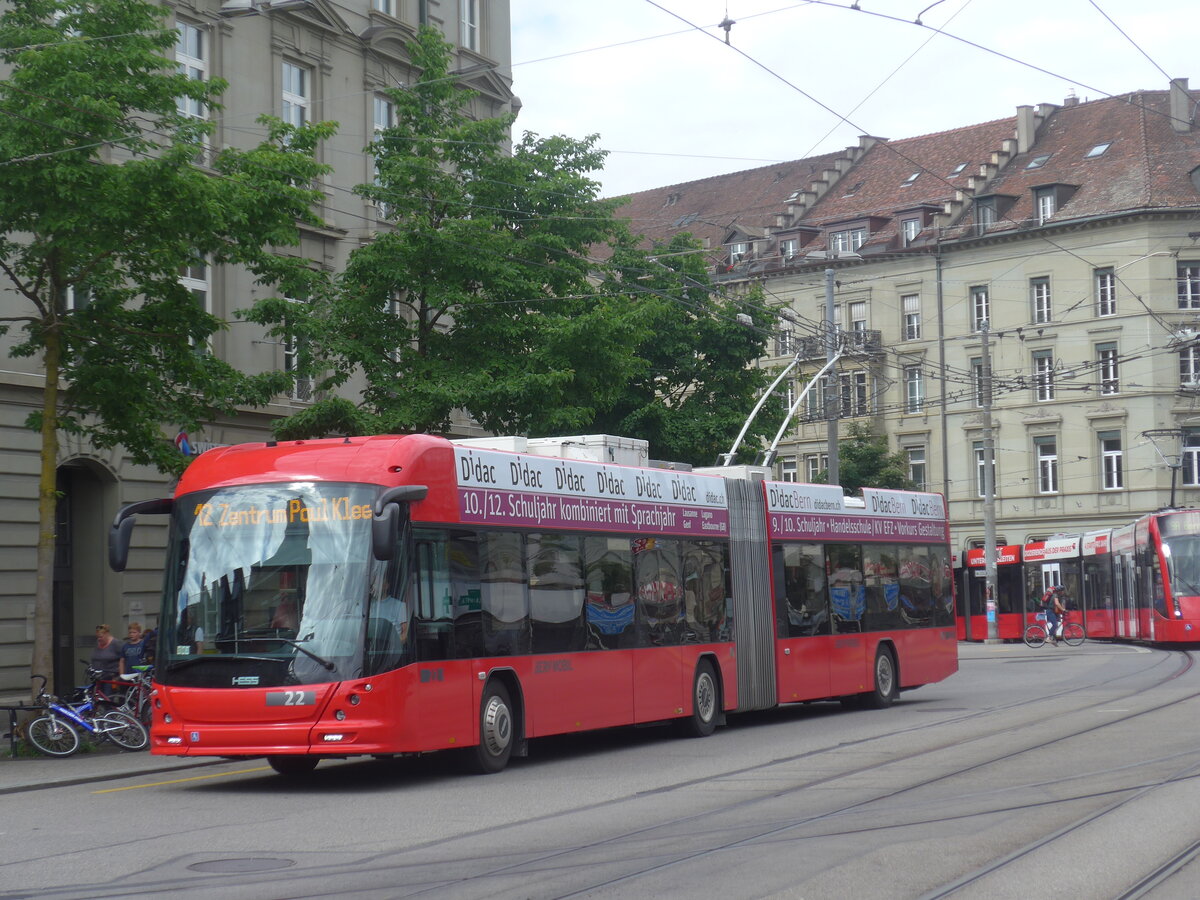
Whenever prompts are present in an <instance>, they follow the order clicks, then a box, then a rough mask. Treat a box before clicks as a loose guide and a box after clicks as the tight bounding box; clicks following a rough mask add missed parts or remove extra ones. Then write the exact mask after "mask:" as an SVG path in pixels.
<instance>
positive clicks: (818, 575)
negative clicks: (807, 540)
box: [774, 544, 829, 637]
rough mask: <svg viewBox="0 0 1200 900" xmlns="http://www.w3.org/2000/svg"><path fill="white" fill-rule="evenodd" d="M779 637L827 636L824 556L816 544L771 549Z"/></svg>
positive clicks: (783, 545) (827, 611)
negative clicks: (773, 560) (773, 564)
mask: <svg viewBox="0 0 1200 900" xmlns="http://www.w3.org/2000/svg"><path fill="white" fill-rule="evenodd" d="M774 554H775V566H774V569H775V604H776V609H778V610H779V636H780V637H808V636H809V635H813V634H829V605H828V590H827V587H828V585H827V583H826V580H825V553H824V550H823V548H822V547H821V545H820V544H776V545H775V550H774Z"/></svg>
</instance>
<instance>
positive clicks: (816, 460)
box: [804, 453, 829, 483]
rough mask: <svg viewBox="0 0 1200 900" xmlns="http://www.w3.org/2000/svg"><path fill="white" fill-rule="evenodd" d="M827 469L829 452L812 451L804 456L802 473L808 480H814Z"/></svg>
mask: <svg viewBox="0 0 1200 900" xmlns="http://www.w3.org/2000/svg"><path fill="white" fill-rule="evenodd" d="M828 471H829V454H828V453H813V454H811V455H809V456H806V457H804V474H805V477H806V478H807V479H808V481H809V482H810V483H811V482H814V481H816V480H817V479H818V478H820V477H821V473H822V472H828Z"/></svg>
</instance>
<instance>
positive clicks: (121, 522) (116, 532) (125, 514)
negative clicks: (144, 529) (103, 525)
mask: <svg viewBox="0 0 1200 900" xmlns="http://www.w3.org/2000/svg"><path fill="white" fill-rule="evenodd" d="M174 508H175V501H174V500H172V499H171V498H170V497H163V498H160V499H157V500H141V501H139V502H138V503H130V504H129V505H128V506H126V507H124V508H122V510H121V511H120V512H119V513H117V515H116V518H114V519H113V523H112V527H111V528H110V529H109V531H108V565H109V567H110V568H111V569H112V570H113V571H114V572H124V571H125V565H126V563H128V562H129V536H130V535H131V534H132V533H133V526H134V525H135V524H136V523H137V519H135V518H134V516H136V515H138V514H139V513H141V514H144V515H148V516H157V515H169V514H170V512H171V510H172V509H174Z"/></svg>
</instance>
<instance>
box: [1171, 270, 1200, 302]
mask: <svg viewBox="0 0 1200 900" xmlns="http://www.w3.org/2000/svg"><path fill="white" fill-rule="evenodd" d="M1176 272H1177V275H1178V285H1179V308H1180V309H1200V263H1194V262H1181V263H1180V264H1179V268H1178V269H1177V270H1176Z"/></svg>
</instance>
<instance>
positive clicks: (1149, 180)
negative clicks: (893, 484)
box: [621, 79, 1200, 552]
mask: <svg viewBox="0 0 1200 900" xmlns="http://www.w3.org/2000/svg"><path fill="white" fill-rule="evenodd" d="M1198 100H1200V96H1198V95H1197V94H1195V93H1194V92H1190V91H1189V90H1188V86H1187V81H1186V80H1184V79H1178V80H1176V81H1174V82H1172V83H1171V85H1169V87H1168V89H1166V90H1157V91H1138V92H1135V93H1132V94H1127V95H1123V96H1119V97H1111V98H1106V99H1102V100H1096V101H1092V102H1086V103H1081V102H1078V101H1077V100H1075V99H1074V98H1068V99H1067V100H1066V101H1065V102H1064V103H1063V104H1061V105H1051V104H1044V105H1042V106H1039V107H1036V108H1035V107H1021V108H1019V109H1018V110H1017V111H1016V115H1014V116H1012V117H1010V118H1006V119H1001V120H998V121H992V122H985V123H980V124H974V125H967V126H964V127H962V128H958V129H954V130H951V131H946V132H941V133H938V134H931V135H924V136H920V137H913V138H907V139H903V140H894V141H888V140H883V139H879V138H874V137H864V138H862V139H860V141H859V144H858V145H856V146H854V147H849V148H847V149H846V150H845V151H844V152H842V153H837V154H828V155H825V156H821V157H816V158H813V159H805V160H796V161H793V162H790V163H784V164H780V165H774V166H765V167H762V168H759V169H754V170H750V171H747V172H738V173H733V174H730V175H726V176H717V177H714V178H708V179H703V180H700V181H695V182H689V183H686V184H677V185H670V186H664V187H662V188H658V189H655V190H652V191H645V192H642V193H639V194H635V195H633V196H632V197H631V198H630V202H629V204H628V205H627V206H625V207H623V209H622V211H621V212H622V214H624V215H627V216H628V217H629V218H630V219H631V221H632V225H633V227H634V229H635V230H637V231H640V232H641V233H643V234H645V235H646V236H647V238H648V239H664V238H667V237H669V236H670V235H672V234H674V233H676V232H680V231H687V232H691V233H692V234H693V235H694V236H696V237H698V238H699V239H701V240H702V241H703V242H704V244H705V246H706V248H707V249H708V252H709V254H710V257H711V261H712V265H713V270H712V271H713V272H714V273H715V279H716V282H717V283H718V285H720V286H721V287H722V288H723V289H724V290H728V291H736V290H740V289H742V288H743V287H744V286H745V285H749V284H759V285H761V286H762V288H763V289H764V291H765V292H766V298H767V302H768V303H769V304H771V305H772V306H773V307H775V308H776V310H777V322H778V326H777V327H778V331H777V334H776V335H775V340H774V347H773V353H772V355H771V356H769V357H767V358H764V359H763V360H761V361H760V364H761V365H763V366H764V367H768V368H771V369H772V370H782V369H783V367H785V366H787V365H789V364H791V363H794V364H795V365H794V368H793V369H792V370H791V372H789V379H787V380H785V381H784V382H782V383H781V387H780V391H779V393H780V397H779V402H781V403H785V404H787V405H789V406H791V405H792V404H793V401H794V400H795V399H796V398H798V397H799V396H800V394H799V392H800V391H802V390H803V388H804V386H805V384H806V383H807V381H808V380H809V378H810V377H811V376H812V375H813V374H814V373H816V372H817V371H818V370H819V369H820V368H821V367H822V366H823V365H824V364H825V362H826V353H827V342H826V336H827V335H828V334H829V330H828V327H827V325H826V319H827V315H826V300H827V286H828V285H829V284H830V283H831V285H832V294H833V303H834V314H833V319H834V322H833V326H834V329H835V331H836V334H837V341H838V345H839V346H840V347H841V348H842V349H843V351H844V355H843V356H842V357H841V358H840V359H839V360H838V363H837V368H836V371H835V372H834V373H833V374H832V375H831V376H830V377H831V378H832V384H833V395H834V396H833V398H832V403H831V406H832V407H833V408H834V409H835V410H836V415H837V418H838V420H839V427H840V431H841V433H842V434H845V432H846V428H847V427H848V426H849V424H850V423H852V422H866V423H870V424H871V425H873V426H874V427H875V428H876V429H877V430H880V431H882V432H883V433H885V434H886V435H887V437H888V441H889V446H890V448H891V449H892V450H894V451H899V452H901V453H903V454H904V455H905V457H906V458H907V461H908V470H909V474H910V476H911V477H912V479H913V480H914V481H916V482H917V483H919V484H921V485H923V486H925V487H926V488H927V489H929V490H933V491H938V492H942V493H944V494H945V495H946V497H947V499H948V501H949V509H950V516H951V520H952V525H953V529H952V530H953V541H954V545H955V548H956V550H958V551H959V552H961V551H962V550H963V549H965V548H967V547H970V546H978V545H981V543H982V540H983V536H984V522H983V496H982V495H983V459H984V434H983V426H984V419H983V400H984V390H985V387H986V381H985V379H984V376H983V371H984V366H983V361H984V337H985V335H984V326H985V323H986V326H987V344H988V355H989V357H990V362H991V373H992V378H991V383H992V388H993V403H992V417H991V418H992V425H993V438H994V446H995V485H996V487H995V501H996V505H995V510H996V517H997V537H998V539H999V541H1000V542H1001V543H1019V542H1023V541H1027V540H1033V539H1038V538H1042V537H1046V536H1048V535H1052V534H1056V533H1060V532H1080V531H1086V530H1090V529H1094V528H1100V527H1106V526H1115V525H1120V524H1122V523H1124V522H1127V521H1129V520H1131V519H1133V518H1134V517H1136V516H1138V515H1140V514H1142V513H1145V512H1147V511H1150V510H1154V509H1157V508H1159V507H1163V506H1166V505H1168V503H1170V502H1171V500H1172V493H1174V502H1175V503H1176V504H1177V505H1187V504H1193V503H1196V502H1200V407H1198V406H1197V396H1198V395H1200V343H1198V342H1197V335H1200V325H1198V324H1197V318H1198V316H1200V130H1198V129H1197V124H1196V107H1197V101H1198ZM827 434H828V419H827V416H826V408H825V400H824V398H823V397H822V394H821V391H819V390H812V391H810V392H809V394H808V396H807V397H805V398H803V399H802V400H801V401H800V402H799V404H798V406H797V409H796V415H795V417H794V418H793V419H792V420H791V422H790V423H789V424H788V426H787V428H786V430H785V432H784V434H783V435H782V437H781V440H780V442H779V445H778V448H777V450H778V453H777V456H776V457H775V459H774V460H773V462H772V465H773V466H774V469H775V474H776V476H777V477H779V478H782V479H785V480H791V479H796V480H801V481H807V480H810V479H811V478H813V477H814V476H815V475H816V474H817V473H819V472H821V471H823V470H824V469H825V468H826V466H827V462H828V445H827V444H828V442H827ZM1173 483H1174V492H1173V491H1172V484H1173Z"/></svg>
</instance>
